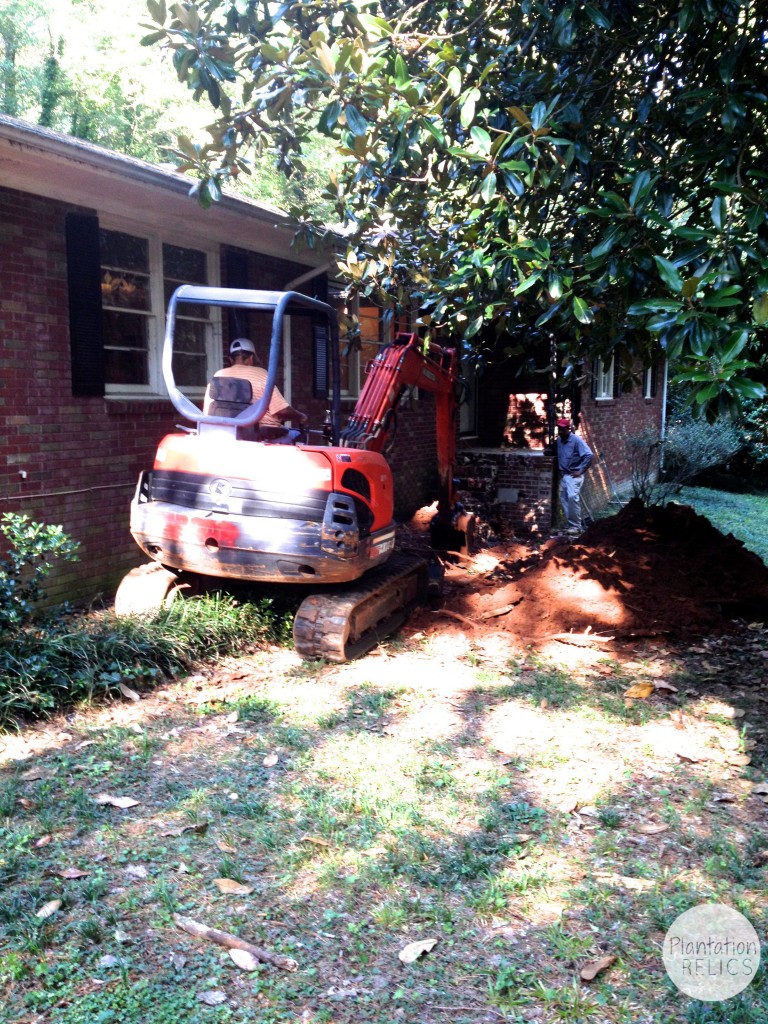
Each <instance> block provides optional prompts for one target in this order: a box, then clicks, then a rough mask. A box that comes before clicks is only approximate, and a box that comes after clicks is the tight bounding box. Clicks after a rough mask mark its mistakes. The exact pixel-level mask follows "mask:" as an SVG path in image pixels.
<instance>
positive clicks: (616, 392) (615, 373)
mask: <svg viewBox="0 0 768 1024" xmlns="http://www.w3.org/2000/svg"><path fill="white" fill-rule="evenodd" d="M612 363H613V397H614V398H618V397H619V395H620V394H621V384H620V383H619V368H618V366H617V365H616V359H615V358H614V359H612Z"/></svg>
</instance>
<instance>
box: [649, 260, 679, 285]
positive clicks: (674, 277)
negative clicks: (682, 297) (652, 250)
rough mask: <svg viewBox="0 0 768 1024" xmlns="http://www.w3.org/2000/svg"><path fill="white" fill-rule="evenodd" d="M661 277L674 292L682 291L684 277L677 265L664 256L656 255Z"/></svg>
mask: <svg viewBox="0 0 768 1024" xmlns="http://www.w3.org/2000/svg"><path fill="white" fill-rule="evenodd" d="M653 258H654V260H655V261H656V266H657V267H658V270H659V274H660V275H661V279H662V281H663V282H664V284H666V285H667V286H668V287H669V288H671V289H672V291H673V292H682V290H683V279H682V277H680V274H679V272H678V269H677V267H676V266H675V265H674V263H670V262H669V260H665V259H664V257H663V256H654V257H653Z"/></svg>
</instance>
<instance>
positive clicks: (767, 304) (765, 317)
mask: <svg viewBox="0 0 768 1024" xmlns="http://www.w3.org/2000/svg"><path fill="white" fill-rule="evenodd" d="M752 316H753V317H754V318H755V323H756V324H760V325H761V326H762V325H764V324H767V323H768V292H762V293H761V294H760V295H756V296H755V301H754V302H753V304H752Z"/></svg>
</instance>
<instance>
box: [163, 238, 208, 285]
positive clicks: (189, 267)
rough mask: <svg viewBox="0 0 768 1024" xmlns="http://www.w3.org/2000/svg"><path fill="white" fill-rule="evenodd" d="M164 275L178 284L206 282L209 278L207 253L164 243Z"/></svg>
mask: <svg viewBox="0 0 768 1024" xmlns="http://www.w3.org/2000/svg"><path fill="white" fill-rule="evenodd" d="M163 276H164V277H169V278H171V279H172V280H173V281H175V282H176V284H205V283H206V282H207V280H208V274H207V271H206V260H205V253H204V252H200V251H199V250H198V249H182V248H181V246H178V245H168V244H167V243H163ZM171 291H173V289H171Z"/></svg>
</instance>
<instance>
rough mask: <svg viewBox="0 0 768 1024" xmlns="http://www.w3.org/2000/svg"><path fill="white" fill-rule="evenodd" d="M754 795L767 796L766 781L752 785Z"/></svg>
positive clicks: (767, 784)
mask: <svg viewBox="0 0 768 1024" xmlns="http://www.w3.org/2000/svg"><path fill="white" fill-rule="evenodd" d="M752 792H753V793H754V794H755V796H768V782H756V783H755V784H754V786H753V787H752Z"/></svg>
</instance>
